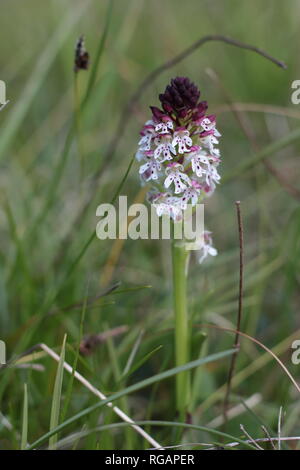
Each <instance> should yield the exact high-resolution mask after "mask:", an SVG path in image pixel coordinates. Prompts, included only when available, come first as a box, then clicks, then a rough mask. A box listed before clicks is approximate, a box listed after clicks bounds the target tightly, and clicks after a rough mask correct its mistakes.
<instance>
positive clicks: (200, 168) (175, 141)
mask: <svg viewBox="0 0 300 470" xmlns="http://www.w3.org/2000/svg"><path fill="white" fill-rule="evenodd" d="M159 100H160V102H161V108H162V109H160V108H157V107H154V106H151V107H150V109H151V112H152V117H151V119H150V120H148V121H147V122H146V123H145V125H144V126H143V128H142V130H141V133H140V134H141V138H140V140H139V143H138V150H137V153H136V159H137V160H138V161H139V162H140V163H141V166H140V169H139V174H140V178H141V182H142V184H145V183H151V185H152V188H151V193H150V196H149V197H148V200H149V201H150V202H151V204H153V205H154V207H155V208H156V212H157V214H158V215H159V216H161V215H163V214H167V215H168V216H169V217H170V218H172V219H173V220H174V221H180V220H182V218H183V215H182V213H183V211H184V210H186V208H187V204H191V205H192V206H195V205H196V204H197V203H199V202H200V201H203V199H204V198H206V197H208V196H211V195H212V194H213V192H214V191H215V188H216V185H217V184H218V183H219V182H220V175H219V173H218V166H219V163H220V151H219V149H218V147H217V145H218V143H219V137H220V136H221V134H220V133H219V131H218V130H217V128H216V117H215V116H214V115H212V114H210V115H209V114H207V108H208V106H207V102H206V101H200V91H199V89H198V88H197V86H196V85H195V84H194V83H192V82H191V81H190V80H189V79H188V78H187V77H176V78H174V79H172V80H171V83H170V84H169V85H168V86H167V87H166V89H165V92H164V93H162V94H160V95H159ZM203 239H204V242H203V243H204V244H203V247H202V249H201V256H200V260H199V261H200V262H202V261H203V260H204V259H205V258H206V257H207V255H211V256H215V255H216V254H217V251H216V250H215V248H214V247H213V246H212V238H211V232H207V231H205V232H204V237H203Z"/></svg>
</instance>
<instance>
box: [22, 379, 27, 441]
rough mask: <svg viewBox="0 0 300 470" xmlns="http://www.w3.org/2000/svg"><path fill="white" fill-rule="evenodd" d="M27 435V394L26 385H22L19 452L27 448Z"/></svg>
mask: <svg viewBox="0 0 300 470" xmlns="http://www.w3.org/2000/svg"><path fill="white" fill-rule="evenodd" d="M27 435H28V393H27V384H24V401H23V420H22V435H21V450H25V449H26V447H27Z"/></svg>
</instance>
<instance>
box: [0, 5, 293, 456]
mask: <svg viewBox="0 0 300 470" xmlns="http://www.w3.org/2000/svg"><path fill="white" fill-rule="evenodd" d="M297 15H299V2H297V1H296V0H292V1H290V2H288V3H287V2H286V3H285V4H281V5H280V9H279V8H274V2H273V1H271V0H266V1H265V2H263V4H262V2H260V1H259V0H253V1H252V2H247V3H246V2H239V1H238V0H228V1H227V2H217V1H205V0H202V1H200V2H199V1H198V0H190V1H189V2H181V1H180V0H165V1H164V2H163V6H162V3H161V2H158V1H156V0H154V1H152V2H145V1H143V0H129V1H128V2H122V1H121V0H115V1H114V2H112V1H108V2H105V1H102V2H98V1H96V0H85V1H82V0H76V1H75V0H50V1H48V2H39V1H38V0H27V1H26V2H19V1H17V0H10V2H9V6H8V2H2V4H1V17H0V18H1V19H0V24H1V35H2V41H1V58H2V68H1V76H0V79H1V80H4V81H5V82H6V85H7V98H8V99H9V100H10V103H9V104H8V105H7V106H6V107H5V108H4V109H3V110H2V111H1V113H0V119H1V137H0V160H1V173H0V185H1V193H0V194H1V208H2V210H1V212H0V217H1V228H2V230H1V255H0V256H1V264H0V339H1V340H3V341H5V343H6V345H7V359H8V360H14V359H16V361H15V362H14V363H12V364H11V365H10V366H9V367H3V368H2V369H1V370H0V374H1V381H0V400H1V401H0V403H1V405H0V412H1V414H0V449H14V450H16V449H20V448H21V449H25V448H30V447H32V448H47V447H48V446H49V447H50V448H68V449H72V448H74V449H121V450H122V449H144V448H149V447H153V445H152V444H151V443H150V441H149V440H147V438H145V436H143V435H142V434H141V433H140V431H138V430H137V429H135V428H134V427H133V426H132V423H131V422H130V421H127V422H125V421H124V420H123V419H121V421H120V416H118V415H117V414H116V413H115V412H114V410H113V409H112V407H111V406H107V403H110V402H111V401H113V406H115V407H117V408H119V409H121V410H122V411H123V412H124V413H125V414H126V416H127V417H128V418H129V419H130V420H134V422H135V424H136V426H137V427H138V428H142V429H143V430H144V431H145V433H147V435H148V436H150V437H151V438H152V439H153V440H154V441H155V442H157V443H158V444H159V445H160V446H164V447H167V446H176V445H185V446H188V443H193V444H192V445H191V446H190V447H189V448H199V446H197V443H206V444H209V445H215V444H216V443H220V442H221V443H222V444H223V445H224V443H225V444H226V443H232V442H237V443H239V444H240V448H249V447H250V448H252V449H253V444H251V443H249V442H246V440H247V436H246V435H245V434H244V433H243V431H242V430H241V429H240V424H242V425H243V426H244V428H245V430H246V431H247V433H249V434H250V436H252V437H253V438H254V439H256V438H265V437H266V436H265V433H264V432H263V430H262V427H261V426H262V425H264V426H265V427H266V429H267V430H268V432H269V433H270V435H271V436H274V437H276V436H277V433H278V415H279V410H280V407H283V422H282V426H281V435H282V436H299V435H300V425H299V422H300V421H299V415H300V407H299V393H298V391H297V389H296V387H295V386H294V385H293V383H292V382H291V381H290V379H289V377H288V376H287V374H285V372H284V370H283V369H282V368H281V367H280V365H279V364H278V363H277V362H276V361H275V360H274V358H272V356H271V355H270V354H269V353H268V352H265V351H263V350H262V349H261V348H259V347H258V346H257V345H256V344H254V343H253V342H252V341H249V340H247V339H245V338H240V341H241V349H240V351H239V354H238V357H237V363H236V368H235V373H234V376H233V379H232V386H231V395H230V399H229V403H230V407H229V410H228V422H227V425H226V428H225V429H224V428H223V427H222V424H220V423H222V414H223V400H224V396H225V392H226V381H227V376H228V370H229V365H230V357H231V355H232V353H233V352H234V350H233V349H232V347H233V344H234V335H233V334H229V333H228V332H225V331H224V330H222V328H229V329H233V330H234V328H235V325H236V316H237V308H238V283H239V238H238V227H237V221H236V213H235V201H236V200H240V201H241V211H242V216H243V222H244V256H245V267H244V306H243V316H242V325H241V330H242V331H243V332H245V333H247V334H249V335H251V336H253V337H254V338H257V339H258V340H259V341H261V342H262V343H263V344H264V345H266V346H267V347H268V348H270V349H272V351H273V352H274V353H275V354H277V355H278V356H279V357H280V359H281V360H282V361H283V363H284V364H285V365H286V367H287V368H288V370H289V371H290V373H291V374H292V375H293V377H294V378H295V380H296V381H298V382H299V366H297V365H293V364H292V362H291V353H292V350H291V345H292V343H293V340H295V339H300V325H299V314H298V312H299V260H300V243H299V235H300V210H299V189H297V188H299V182H298V179H299V178H298V177H297V176H298V175H299V156H298V151H299V142H300V127H299V124H298V121H299V118H300V111H299V114H298V115H297V113H296V111H297V106H296V105H293V104H292V103H291V100H290V96H291V91H292V90H291V83H292V81H293V80H296V79H298V78H300V76H299V75H300V70H299V65H300V62H299V58H298V50H297V35H298V24H297ZM81 34H84V35H85V41H86V47H87V49H88V51H89V53H90V56H91V66H90V69H89V70H88V71H81V72H80V73H79V74H78V77H77V78H78V80H77V83H76V100H77V102H74V72H73V59H74V45H75V42H76V40H77V38H78V37H79V36H80V35H81ZM206 34H224V35H226V36H230V37H232V38H234V39H237V40H240V41H243V42H246V43H249V44H253V45H255V46H258V47H260V48H263V49H264V50H266V51H268V52H269V53H270V54H272V55H273V56H275V57H276V58H277V59H280V60H282V61H284V62H285V63H286V64H287V70H282V69H280V68H279V67H276V66H275V65H274V64H272V63H271V62H268V61H267V60H265V59H264V58H262V57H260V56H258V55H256V54H254V53H253V52H249V51H245V50H239V49H237V48H232V47H229V46H228V45H226V44H222V43H209V44H206V45H204V46H203V47H201V48H200V49H199V50H196V51H195V52H194V53H193V54H192V55H190V56H189V57H187V58H186V59H185V60H184V61H182V62H180V63H177V64H176V65H175V66H174V67H173V68H172V69H170V70H166V71H164V72H163V73H162V74H161V75H159V76H158V77H157V78H156V79H155V81H153V83H152V84H151V86H149V87H148V88H147V89H145V91H144V92H143V93H142V94H141V97H140V99H139V100H138V101H137V103H135V105H134V107H131V108H130V109H129V111H128V116H127V118H128V125H127V128H126V131H125V132H124V135H122V137H121V139H120V141H119V142H118V146H117V147H116V149H115V152H114V155H113V157H108V155H109V151H110V148H111V145H112V143H114V137H115V136H116V128H117V127H116V126H117V125H118V119H119V117H120V114H121V111H122V109H124V106H125V105H126V103H128V99H129V97H130V96H132V95H133V94H134V93H135V91H136V90H137V89H138V87H139V85H140V84H141V83H142V81H143V80H144V79H145V77H146V76H147V75H148V74H149V73H151V72H152V71H153V70H154V69H155V68H156V67H157V66H159V65H161V64H163V63H165V62H166V61H168V60H169V59H170V58H172V57H173V56H175V55H176V54H178V53H179V52H181V51H182V50H184V49H185V48H186V47H188V46H190V45H191V44H192V43H193V42H194V41H196V40H197V39H199V38H200V37H202V36H204V35H206ZM212 72H213V73H214V74H215V75H214V76H215V77H217V78H218V79H213V78H212ZM176 75H186V76H189V77H190V78H191V79H192V80H193V81H194V82H195V83H196V84H197V85H198V86H199V88H200V90H201V96H202V98H203V99H206V100H208V102H209V110H210V111H211V112H216V113H217V121H218V128H219V130H220V132H221V133H222V140H221V151H222V163H221V167H220V173H221V176H222V180H221V184H220V186H219V187H218V189H217V191H216V192H215V194H214V195H213V197H212V198H211V199H209V200H208V201H207V204H206V209H205V220H206V225H207V226H208V228H209V229H210V230H211V231H213V234H214V244H215V246H216V248H217V249H218V252H219V254H218V256H217V257H216V258H213V259H211V260H210V261H208V262H207V263H204V264H203V265H201V266H200V265H199V264H198V263H197V260H196V257H195V256H193V255H192V257H191V260H190V267H189V276H188V285H187V289H188V292H187V297H188V306H189V319H190V323H191V325H193V328H192V332H193V334H192V338H191V344H190V361H189V363H188V364H187V365H186V366H182V367H183V368H179V369H178V368H177V369H176V368H175V363H174V345H173V336H174V331H173V330H174V321H173V313H172V275H171V261H170V254H171V246H170V243H169V241H167V240H163V241H156V240H137V241H133V240H126V241H124V242H123V243H114V241H112V240H106V241H100V240H98V239H97V238H96V236H95V227H96V223H97V218H96V215H95V214H96V208H97V206H98V205H99V204H100V203H103V202H111V201H112V202H114V203H116V202H117V198H118V195H119V194H124V195H128V198H129V202H133V201H136V200H139V199H140V198H143V197H144V195H143V194H141V193H140V187H139V179H138V166H137V164H136V162H135V161H134V160H133V155H134V153H135V151H136V146H137V141H138V133H139V130H140V128H141V126H142V124H143V123H144V122H145V121H146V120H147V119H148V118H149V116H150V114H149V113H148V106H149V105H157V104H158V98H157V96H158V93H159V92H160V91H161V90H163V89H164V88H165V85H166V83H167V82H169V79H170V78H171V77H173V76H176ZM236 102H238V103H239V111H238V115H236V110H235V109H232V103H236ZM78 103H79V104H78ZM228 104H229V106H228ZM250 104H251V112H250V111H249V110H248V111H247V105H248V108H249V105H250ZM225 105H226V106H225ZM243 105H244V108H243ZM243 109H245V110H243ZM279 109H280V112H279V111H278V110H279ZM291 112H292V113H291ZM78 113H80V125H77V124H78V122H77V118H78ZM293 113H294V114H293ZM127 118H126V119H127ZM129 119H130V120H129ZM241 121H242V122H241ZM76 122H77V124H76ZM243 124H244V127H243ZM249 133H250V134H251V138H249ZM253 142H254V145H253ZM266 159H267V162H268V163H269V164H270V165H272V167H271V169H270V166H267V165H266V164H264V162H265V161H266ZM83 162H84V164H83ZM274 168H275V170H276V171H277V173H276V174H274V171H273V170H274ZM117 283H120V284H117ZM113 286H115V288H114V289H110V287H113ZM100 294H103V295H100ZM203 323H205V324H207V323H210V324H212V325H215V326H217V327H218V329H215V328H206V327H203V326H201V324H203ZM121 325H123V326H125V327H126V328H125V329H124V331H123V333H121V334H119V335H117V336H112V337H108V339H106V340H103V341H102V342H100V344H99V345H98V346H97V347H95V348H94V350H93V352H92V354H90V355H89V356H82V355H81V354H80V353H79V343H80V341H82V339H83V336H84V335H87V334H94V335H97V334H100V333H103V332H105V331H108V330H110V329H113V328H115V327H118V326H121ZM65 335H67V340H66V344H65V345H64V337H65ZM41 343H42V344H45V345H47V347H48V348H50V349H51V350H52V351H53V352H54V353H56V354H58V355H59V354H61V358H62V359H61V362H60V363H58V362H57V361H56V360H55V359H54V358H53V357H51V356H50V355H49V354H47V352H46V351H45V350H44V349H40V348H39V347H36V348H34V349H31V348H33V347H34V346H35V345H39V344H41ZM62 345H63V347H62ZM23 353H25V354H26V357H25V358H23V359H20V358H19V355H20V354H23ZM18 358H19V359H18ZM64 358H65V361H66V362H67V363H68V364H70V367H71V373H68V372H67V371H66V370H63V359H64ZM184 367H186V369H185V368H184ZM174 368H175V369H174ZM75 369H76V372H77V373H79V374H80V375H81V376H82V377H83V378H84V380H85V381H86V382H82V381H80V380H77V378H76V376H75ZM184 371H185V372H184ZM187 371H188V372H187ZM178 372H181V373H182V372H184V373H188V374H189V376H190V378H191V380H192V386H191V390H190V403H189V411H190V413H191V416H192V424H188V423H186V422H185V421H184V419H183V420H181V418H182V417H179V416H178V414H177V412H176V403H175V398H176V397H175V394H174V377H175V375H176V374H178ZM87 383H88V384H89V385H88V384H87ZM91 387H92V388H94V389H96V390H98V392H99V391H101V393H102V394H103V395H105V396H106V397H108V399H107V401H105V400H103V399H102V400H100V399H99V395H98V396H97V394H95V393H93V392H91ZM253 396H255V397H258V399H257V400H256V401H255V405H254V406H253V407H251V403H252V401H251V400H250V407H249V406H247V404H246V405H245V402H246V403H248V402H249V399H251V397H253ZM177 399H178V398H177ZM240 405H241V406H240ZM232 410H237V411H234V412H233V413H230V411H232ZM216 418H220V419H219V421H218V423H219V424H218V425H217V426H216V427H211V426H210V425H209V423H211V422H214V420H216ZM125 419H126V418H125ZM215 422H216V421H215ZM261 445H264V447H265V448H269V447H270V443H269V442H266V443H264V444H261ZM275 445H276V446H277V444H276V443H275ZM297 445H298V441H297V440H296V441H283V442H282V443H281V448H282V449H294V448H296V447H297ZM254 448H255V447H254Z"/></svg>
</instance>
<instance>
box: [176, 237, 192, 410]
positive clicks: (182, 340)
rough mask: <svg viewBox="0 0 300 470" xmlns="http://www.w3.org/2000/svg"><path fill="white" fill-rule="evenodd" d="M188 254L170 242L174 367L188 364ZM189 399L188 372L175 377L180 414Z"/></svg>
mask: <svg viewBox="0 0 300 470" xmlns="http://www.w3.org/2000/svg"><path fill="white" fill-rule="evenodd" d="M187 258H188V252H187V251H186V249H185V246H184V244H183V243H182V242H181V243H180V242H178V241H176V240H173V241H172V266H173V302H174V315H175V361H176V367H178V366H181V365H183V364H186V363H187V362H189V356H190V354H189V353H190V351H189V344H190V334H189V321H188V312H187V292H186V288H187V279H186V277H187V276H186V265H187ZM189 397H190V372H189V371H184V372H180V373H179V374H177V376H176V407H177V411H179V412H180V414H184V412H185V411H186V410H187V406H188V403H189Z"/></svg>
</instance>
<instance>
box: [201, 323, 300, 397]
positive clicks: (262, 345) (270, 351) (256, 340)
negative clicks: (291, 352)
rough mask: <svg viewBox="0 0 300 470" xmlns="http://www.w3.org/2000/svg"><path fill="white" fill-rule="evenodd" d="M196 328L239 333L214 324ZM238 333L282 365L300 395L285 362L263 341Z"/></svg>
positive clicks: (202, 324) (205, 324)
mask: <svg viewBox="0 0 300 470" xmlns="http://www.w3.org/2000/svg"><path fill="white" fill-rule="evenodd" d="M194 326H198V327H199V328H215V329H216V330H220V331H229V332H230V333H235V334H236V333H237V330H235V329H233V328H225V327H223V326H218V325H212V324H209V323H199V324H197V325H194ZM238 333H239V335H240V336H243V337H244V338H247V339H249V340H250V341H253V342H254V343H256V344H258V346H260V347H261V348H262V349H264V350H265V351H267V352H268V353H269V354H270V355H271V356H272V357H273V358H274V359H275V361H276V362H277V363H278V364H279V365H280V367H281V368H282V369H283V371H284V372H285V373H286V375H287V376H288V377H289V379H290V381H291V382H292V384H293V385H294V386H295V388H296V389H297V391H298V392H299V393H300V386H299V385H298V383H297V382H296V380H295V379H294V377H293V376H292V374H291V373H290V371H289V370H288V368H287V367H286V366H285V365H284V364H283V362H282V361H281V360H280V359H279V357H278V356H276V354H275V353H273V351H272V350H271V349H269V348H268V347H267V346H265V345H264V344H263V343H261V341H258V339H256V338H253V336H250V335H247V333H243V332H242V331H239V332H238Z"/></svg>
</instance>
